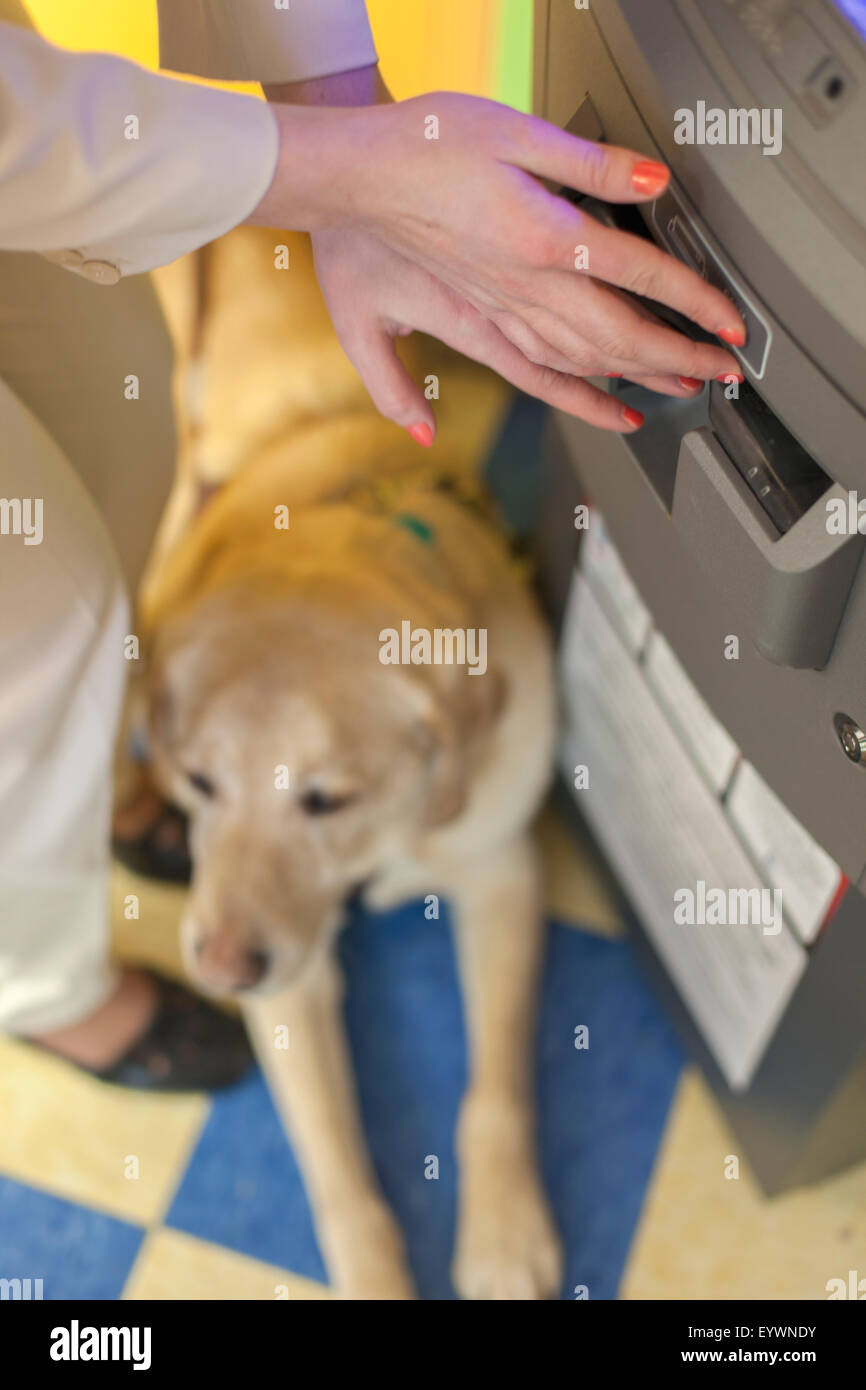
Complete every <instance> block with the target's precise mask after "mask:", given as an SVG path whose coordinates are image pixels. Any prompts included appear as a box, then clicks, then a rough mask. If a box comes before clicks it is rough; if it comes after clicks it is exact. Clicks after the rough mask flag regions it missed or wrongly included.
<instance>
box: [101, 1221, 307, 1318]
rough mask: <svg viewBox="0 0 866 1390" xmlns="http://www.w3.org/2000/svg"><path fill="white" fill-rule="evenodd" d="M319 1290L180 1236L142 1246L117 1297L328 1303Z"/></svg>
mask: <svg viewBox="0 0 866 1390" xmlns="http://www.w3.org/2000/svg"><path fill="white" fill-rule="evenodd" d="M330 1296H331V1295H330V1291H329V1290H328V1289H327V1288H326V1287H325V1285H324V1284H317V1283H314V1282H313V1280H311V1279H302V1278H301V1277H300V1275H298V1274H289V1273H288V1271H287V1270H284V1269H278V1268H277V1267H276V1266H274V1265H268V1264H262V1263H261V1262H260V1261H259V1260H252V1259H250V1258H249V1256H247V1255H238V1254H236V1253H235V1251H234V1250H226V1249H225V1248H224V1247H223V1246H221V1245H211V1244H210V1243H209V1242H208V1241H206V1240H198V1239H196V1237H195V1236H188V1235H185V1234H183V1233H182V1232H181V1231H170V1230H165V1229H163V1230H159V1231H153V1232H151V1234H150V1235H149V1236H148V1237H147V1239H146V1240H145V1242H144V1244H143V1246H142V1248H141V1251H140V1253H139V1256H138V1259H137V1260H136V1262H135V1265H134V1266H133V1269H132V1272H131V1273H130V1276H129V1279H128V1280H127V1285H126V1288H125V1290H124V1293H123V1297H124V1298H125V1299H152V1298H153V1299H177V1300H181V1299H209V1300H210V1299H224V1300H226V1301H230V1302H237V1301H241V1300H243V1301H247V1300H250V1299H271V1300H279V1299H312V1298H330Z"/></svg>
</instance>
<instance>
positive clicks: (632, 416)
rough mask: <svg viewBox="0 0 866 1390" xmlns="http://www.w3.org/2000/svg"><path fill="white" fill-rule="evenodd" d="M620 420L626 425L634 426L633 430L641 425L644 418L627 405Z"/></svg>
mask: <svg viewBox="0 0 866 1390" xmlns="http://www.w3.org/2000/svg"><path fill="white" fill-rule="evenodd" d="M622 418H623V419H624V420H625V421H626V423H627V424H629V425H634V426H635V428H637V427H638V426H639V425H642V424H643V422H644V418H645V417H644V416H643V415H641V413H640V411H639V410H635V409H634V408H633V407H632V406H630V405H627V406H626V408H625V410H624V411H623V412H622Z"/></svg>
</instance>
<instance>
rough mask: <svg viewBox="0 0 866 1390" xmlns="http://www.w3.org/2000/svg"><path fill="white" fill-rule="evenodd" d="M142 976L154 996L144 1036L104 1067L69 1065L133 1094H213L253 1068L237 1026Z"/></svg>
mask: <svg viewBox="0 0 866 1390" xmlns="http://www.w3.org/2000/svg"><path fill="white" fill-rule="evenodd" d="M143 973H144V974H146V975H148V976H149V977H150V979H151V980H152V981H153V983H154V985H155V987H156V993H157V1006H156V1013H155V1014H154V1017H153V1020H152V1021H151V1024H150V1026H149V1028H148V1029H147V1031H146V1032H145V1033H143V1034H142V1036H141V1037H140V1038H138V1039H137V1040H136V1041H135V1042H134V1043H133V1044H132V1046H131V1047H130V1048H129V1049H128V1050H127V1051H126V1052H125V1053H124V1055H123V1056H122V1057H121V1058H120V1059H119V1060H118V1061H117V1062H115V1063H113V1065H112V1066H110V1067H105V1068H103V1069H101V1070H98V1069H97V1068H95V1067H86V1066H82V1065H81V1064H80V1063H77V1062H71V1065H72V1066H77V1067H78V1070H79V1071H85V1072H87V1073H88V1075H90V1076H95V1077H97V1079H98V1080H100V1081H107V1082H108V1083H109V1084H110V1085H112V1086H128V1087H130V1088H131V1089H133V1090H136V1091H216V1090H219V1089H220V1088H221V1087H223V1086H231V1085H233V1084H234V1083H235V1082H236V1081H239V1080H240V1079H241V1077H242V1076H243V1075H244V1073H245V1072H246V1071H248V1070H249V1068H250V1067H251V1066H252V1063H253V1051H252V1048H251V1046H250V1042H249V1039H248V1038H247V1034H246V1029H245V1028H244V1026H243V1024H242V1023H241V1022H240V1020H239V1019H236V1018H232V1017H231V1016H230V1015H229V1014H226V1013H223V1011H222V1009H217V1008H216V1007H215V1006H214V1005H213V1004H209V1003H208V1002H207V1000H205V999H202V998H200V997H199V995H197V994H193V992H192V990H189V989H187V988H186V987H185V986H184V985H179V984H176V983H175V982H174V981H173V980H167V979H166V978H165V977H164V976H163V975H157V974H156V973H155V972H154V971H152V970H145V971H144V972H143ZM27 1041H33V1040H32V1039H27ZM34 1046H36V1047H40V1048H42V1049H43V1051H46V1052H51V1053H52V1055H54V1056H62V1054H61V1053H56V1052H54V1050H53V1049H52V1048H46V1047H44V1046H43V1044H42V1043H39V1042H34ZM63 1060H64V1061H70V1059H69V1058H64V1059H63Z"/></svg>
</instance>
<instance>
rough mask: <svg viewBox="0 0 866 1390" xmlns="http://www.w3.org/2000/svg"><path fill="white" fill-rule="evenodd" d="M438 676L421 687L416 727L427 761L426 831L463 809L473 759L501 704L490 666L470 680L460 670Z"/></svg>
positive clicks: (500, 687) (501, 689)
mask: <svg viewBox="0 0 866 1390" xmlns="http://www.w3.org/2000/svg"><path fill="white" fill-rule="evenodd" d="M434 669H435V668H434ZM438 672H439V673H443V672H444V673H445V675H446V679H445V680H444V681H438V682H435V683H433V682H431V684H429V685H426V686H425V693H426V697H427V698H426V700H425V701H424V705H423V708H422V710H421V712H420V714H419V717H418V720H417V724H416V735H417V737H418V738H419V740H420V741H421V744H422V747H424V748H425V750H426V751H427V752H428V756H429V760H430V761H429V772H428V783H427V794H426V803H425V811H424V824H425V825H426V826H428V827H431V828H432V827H434V826H438V825H445V824H447V823H448V821H451V820H455V819H456V818H457V816H459V814H460V812H461V811H462V810H463V808H464V806H465V805H466V798H467V796H468V792H469V783H470V779H471V777H472V773H473V771H474V768H475V761H476V760H475V757H474V756H473V755H474V754H475V752H476V749H477V746H478V742H479V740H480V739H481V738H482V737H483V735H484V734H485V733H486V732H487V730H488V729H489V728H490V727H491V726H492V725H493V723H494V721H495V720H496V718H497V716H498V715H499V713H500V712H501V710H502V706H503V704H504V702H505V681H504V679H503V677H502V675H501V673H500V672H499V671H497V670H496V669H495V668H494V667H489V668H488V669H487V670H486V671H485V672H484V674H483V675H479V676H470V675H469V674H468V672H467V671H466V669H465V668H463V669H455V668H451V667H448V668H442V667H440V668H438Z"/></svg>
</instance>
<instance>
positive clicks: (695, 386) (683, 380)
mask: <svg viewBox="0 0 866 1390" xmlns="http://www.w3.org/2000/svg"><path fill="white" fill-rule="evenodd" d="M703 384H704V383H703V382H702V381H701V379H700V377H697V376H681V377H680V386H682V387H684V388H685V390H686V391H700V389H701V387H702V386H703Z"/></svg>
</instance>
